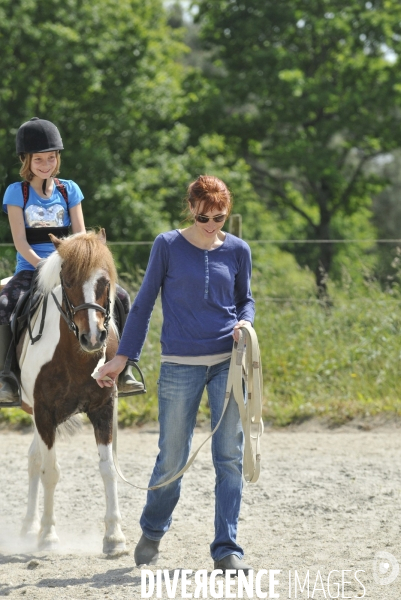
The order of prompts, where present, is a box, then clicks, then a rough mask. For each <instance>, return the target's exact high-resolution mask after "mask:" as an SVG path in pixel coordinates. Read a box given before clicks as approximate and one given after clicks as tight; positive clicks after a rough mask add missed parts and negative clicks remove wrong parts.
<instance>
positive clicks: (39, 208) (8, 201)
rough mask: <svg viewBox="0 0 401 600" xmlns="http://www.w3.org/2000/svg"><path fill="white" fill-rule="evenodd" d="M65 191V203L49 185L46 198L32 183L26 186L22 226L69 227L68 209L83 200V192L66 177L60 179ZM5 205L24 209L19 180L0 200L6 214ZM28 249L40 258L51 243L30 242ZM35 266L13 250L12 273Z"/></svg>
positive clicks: (52, 249)
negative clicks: (26, 195)
mask: <svg viewBox="0 0 401 600" xmlns="http://www.w3.org/2000/svg"><path fill="white" fill-rule="evenodd" d="M60 183H62V184H63V185H64V186H65V188H66V191H67V196H68V208H67V203H66V201H65V200H64V198H63V196H62V194H61V192H59V190H58V189H57V187H56V184H54V186H53V192H52V195H51V196H50V198H49V199H46V200H45V199H44V198H41V197H40V196H38V194H37V193H36V192H35V190H34V189H33V187H32V186H29V199H28V202H27V204H26V206H25V210H23V212H24V220H25V227H26V228H28V227H69V226H70V225H71V220H70V215H69V212H68V210H69V209H71V208H72V207H73V206H76V205H77V204H79V203H80V202H81V201H82V200H83V194H82V192H81V190H80V188H79V186H78V185H77V184H76V183H75V182H74V181H71V180H70V179H60ZM7 206H20V207H21V208H22V209H24V198H23V195H22V186H21V183H12V184H11V185H9V186H8V188H7V189H6V192H5V194H4V199H3V210H4V212H5V213H8V209H7ZM32 248H33V249H34V250H35V252H36V254H37V255H38V256H40V258H47V257H48V256H49V254H51V253H52V252H54V246H53V244H52V243H51V242H50V241H49V243H42V244H32ZM34 270H35V267H34V266H33V265H31V264H30V263H29V262H28V261H27V260H25V258H24V257H23V256H21V254H20V253H19V252H17V266H16V269H15V273H19V271H34Z"/></svg>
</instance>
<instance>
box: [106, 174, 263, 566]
mask: <svg viewBox="0 0 401 600" xmlns="http://www.w3.org/2000/svg"><path fill="white" fill-rule="evenodd" d="M187 208H188V211H189V215H190V217H191V219H192V221H193V223H192V225H191V226H190V227H188V228H186V229H180V230H179V229H178V230H173V231H169V232H167V233H163V234H160V235H159V236H157V238H156V239H155V242H154V244H153V247H152V251H151V255H150V258H149V264H148V267H147V270H146V273H145V276H144V279H143V282H142V285H141V288H140V290H139V293H138V295H137V297H136V299H135V302H134V304H133V306H132V308H131V311H130V313H129V316H128V319H127V322H126V325H125V328H124V333H123V336H122V339H121V342H120V345H119V348H118V351H117V355H116V356H115V357H114V358H113V360H111V361H110V362H108V363H106V364H105V365H103V367H101V368H100V369H99V379H98V380H97V381H98V383H99V385H100V386H102V387H103V386H110V385H113V381H107V380H104V379H103V378H104V377H105V376H109V377H110V378H111V379H112V380H114V379H115V378H116V377H117V376H118V374H119V373H120V372H121V371H122V370H123V369H124V367H125V365H126V362H127V360H128V358H129V359H131V360H135V361H137V360H138V359H139V356H140V353H141V350H142V347H143V344H144V341H145V338H146V334H147V331H148V326H149V321H150V317H151V313H152V310H153V307H154V303H155V301H156V298H157V296H158V293H159V291H160V290H161V299H162V309H163V325H162V332H161V350H162V353H161V368H160V377H159V381H158V400H159V423H160V438H159V448H160V451H159V454H158V456H157V459H156V464H155V467H154V470H153V473H152V476H151V479H150V482H149V486H155V485H159V484H160V483H163V482H164V481H167V480H168V479H170V478H171V477H173V476H174V475H175V474H176V473H177V472H178V471H179V470H180V469H181V468H182V467H183V466H184V465H185V463H186V462H187V459H188V456H189V452H190V446H191V440H192V436H193V431H194V427H195V424H196V415H197V412H198V408H199V404H200V401H201V398H202V393H203V391H204V389H205V387H206V389H207V393H208V399H209V406H210V413H211V427H212V428H214V427H215V425H216V424H217V422H218V420H219V419H220V416H221V414H222V410H223V405H224V400H225V392H226V384H227V376H228V369H229V364H230V358H231V351H232V345H233V337H234V339H237V337H238V329H239V328H240V327H241V326H242V325H244V324H245V323H251V324H252V323H253V319H254V301H253V298H252V295H251V289H250V280H251V253H250V249H249V246H248V245H247V244H246V243H245V242H244V241H242V240H241V239H239V238H236V237H235V236H233V235H230V234H229V233H225V232H223V231H222V227H223V225H224V223H225V221H226V219H227V217H228V216H229V214H230V211H231V208H232V201H231V195H230V192H229V190H228V188H227V186H226V185H225V183H224V182H223V181H221V180H220V179H218V178H217V177H213V176H208V175H202V176H200V177H198V179H196V181H194V182H192V183H191V184H190V186H189V188H188V195H187ZM242 457H243V431H242V426H241V421H240V416H239V412H238V406H237V404H236V402H235V400H234V398H232V397H231V398H230V401H229V403H228V406H227V409H226V412H225V414H224V418H223V420H222V422H221V424H220V427H219V428H218V430H217V432H216V433H215V434H214V436H213V438H212V458H213V464H214V468H215V472H216V485H215V523H214V524H215V534H214V540H213V541H212V543H211V545H210V553H211V556H212V558H213V560H214V568H215V569H222V570H223V571H225V570H226V569H233V570H235V571H236V572H238V570H243V571H244V572H245V573H247V572H248V571H249V569H250V568H251V567H249V566H247V565H245V564H244V561H243V560H242V559H243V556H244V552H243V549H242V548H241V547H240V546H239V545H238V543H237V525H238V517H239V512H240V504H241V495H242ZM181 479H182V478H179V479H177V480H175V481H174V482H172V483H170V484H168V485H166V486H164V487H161V488H158V489H156V490H150V491H149V492H148V494H147V501H146V505H145V507H144V509H143V512H142V516H141V519H140V525H141V528H142V532H143V534H142V537H141V539H140V540H139V542H138V544H137V546H136V549H135V562H136V564H137V565H140V564H155V563H156V561H157V559H158V556H159V544H160V540H161V538H162V537H163V535H164V534H165V533H166V532H167V531H168V529H169V528H170V525H171V522H172V513H173V511H174V508H175V506H176V504H177V502H178V499H179V496H180V491H181Z"/></svg>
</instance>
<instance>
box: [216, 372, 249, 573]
mask: <svg viewBox="0 0 401 600" xmlns="http://www.w3.org/2000/svg"><path fill="white" fill-rule="evenodd" d="M229 363H230V361H229V360H228V361H225V362H224V363H220V364H219V365H215V366H213V367H210V368H209V369H208V374H207V390H208V395H209V405H210V411H211V426H212V428H214V427H215V426H216V424H217V422H218V421H219V419H220V417H221V414H222V411H223V405H224V400H225V392H226V386H227V376H228V369H229ZM243 444H244V435H243V431H242V424H241V420H240V415H239V411H238V406H237V404H236V402H235V400H234V398H233V397H232V396H231V398H230V400H229V403H228V406H227V408H226V412H225V413H224V417H223V420H222V422H221V424H220V427H219V428H218V430H217V431H216V433H215V434H214V436H213V438H212V457H213V464H214V468H215V472H216V486H215V495H216V499H215V539H214V541H213V543H212V544H211V546H210V552H211V555H212V558H213V559H214V561H219V560H221V559H222V558H224V557H226V556H228V555H232V554H234V555H235V556H237V557H238V558H242V557H243V555H244V552H243V550H242V548H241V547H240V546H239V545H238V544H237V527H238V518H239V512H240V507H241V496H242V487H243V482H242V459H243Z"/></svg>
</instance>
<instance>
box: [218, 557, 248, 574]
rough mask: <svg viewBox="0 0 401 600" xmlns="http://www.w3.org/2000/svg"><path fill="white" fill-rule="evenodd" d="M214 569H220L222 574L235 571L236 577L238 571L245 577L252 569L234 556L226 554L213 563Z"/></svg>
mask: <svg viewBox="0 0 401 600" xmlns="http://www.w3.org/2000/svg"><path fill="white" fill-rule="evenodd" d="M214 568H215V569H221V570H222V571H223V573H225V572H226V571H228V570H231V571H235V574H236V575H238V571H243V572H244V574H245V575H248V573H249V571H252V570H253V569H252V567H250V566H249V565H246V564H245V563H244V562H243V561H242V559H241V558H238V556H237V555H236V554H228V555H227V556H225V557H224V558H221V559H220V560H215V561H214Z"/></svg>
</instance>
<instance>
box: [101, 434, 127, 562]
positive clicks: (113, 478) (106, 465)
mask: <svg viewBox="0 0 401 600" xmlns="http://www.w3.org/2000/svg"><path fill="white" fill-rule="evenodd" d="M98 452H99V458H100V462H99V469H100V473H101V475H102V478H103V483H104V489H105V493H106V516H105V518H104V522H105V525H106V532H105V534H104V538H103V552H104V553H105V554H117V553H118V552H122V551H123V550H125V536H124V534H123V532H122V530H121V514H120V509H119V507H118V495H117V473H116V470H115V468H114V463H113V454H112V448H111V444H110V443H109V444H98Z"/></svg>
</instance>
